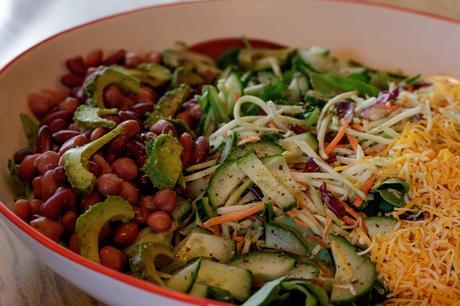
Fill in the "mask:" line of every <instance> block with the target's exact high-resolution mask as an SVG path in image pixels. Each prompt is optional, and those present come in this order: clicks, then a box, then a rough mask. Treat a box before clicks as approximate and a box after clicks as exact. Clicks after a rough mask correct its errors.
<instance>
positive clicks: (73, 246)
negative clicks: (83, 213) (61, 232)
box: [69, 233, 80, 254]
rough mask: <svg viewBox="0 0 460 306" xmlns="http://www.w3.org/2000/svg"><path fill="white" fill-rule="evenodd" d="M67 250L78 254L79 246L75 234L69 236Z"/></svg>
mask: <svg viewBox="0 0 460 306" xmlns="http://www.w3.org/2000/svg"><path fill="white" fill-rule="evenodd" d="M69 249H70V250H72V251H74V252H75V253H77V254H80V246H79V245H78V236H77V233H73V234H72V236H70V239H69Z"/></svg>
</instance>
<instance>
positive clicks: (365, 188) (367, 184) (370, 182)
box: [354, 175, 376, 207]
mask: <svg viewBox="0 0 460 306" xmlns="http://www.w3.org/2000/svg"><path fill="white" fill-rule="evenodd" d="M375 179H376V176H375V175H373V176H371V178H370V179H368V180H367V182H365V183H364V184H363V185H362V186H361V188H360V189H361V191H362V192H364V193H365V194H367V193H368V192H369V190H371V188H372V186H374V183H375ZM363 203H364V199H362V198H361V197H359V196H357V197H356V199H355V202H354V204H355V206H356V207H360V206H361V205H363Z"/></svg>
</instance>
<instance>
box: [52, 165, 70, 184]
mask: <svg viewBox="0 0 460 306" xmlns="http://www.w3.org/2000/svg"><path fill="white" fill-rule="evenodd" d="M53 178H54V180H55V181H56V183H57V184H58V185H62V184H64V182H65V180H66V179H67V175H66V173H65V170H64V167H63V166H59V167H56V168H54V169H53Z"/></svg>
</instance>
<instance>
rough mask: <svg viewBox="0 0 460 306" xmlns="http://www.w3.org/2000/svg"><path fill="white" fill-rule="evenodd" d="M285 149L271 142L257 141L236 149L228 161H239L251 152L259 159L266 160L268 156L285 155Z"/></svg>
mask: <svg viewBox="0 0 460 306" xmlns="http://www.w3.org/2000/svg"><path fill="white" fill-rule="evenodd" d="M283 151H284V149H283V148H282V147H281V146H279V145H277V144H276V143H274V142H271V141H263V140H262V141H257V142H249V143H246V144H244V145H242V146H238V147H235V148H234V149H233V150H232V152H230V155H229V156H228V159H232V160H237V159H238V158H240V157H243V156H245V155H246V154H248V153H250V152H254V153H255V154H256V156H257V157H259V158H264V157H267V156H274V155H279V154H281V153H283Z"/></svg>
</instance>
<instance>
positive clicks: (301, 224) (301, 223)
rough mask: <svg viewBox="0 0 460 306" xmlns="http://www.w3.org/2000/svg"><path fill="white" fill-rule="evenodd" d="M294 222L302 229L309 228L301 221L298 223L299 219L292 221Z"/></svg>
mask: <svg viewBox="0 0 460 306" xmlns="http://www.w3.org/2000/svg"><path fill="white" fill-rule="evenodd" d="M294 222H295V223H296V224H297V225H300V226H302V227H308V228H309V227H310V226H308V224H307V223H305V222H303V221H300V220H299V219H294Z"/></svg>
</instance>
